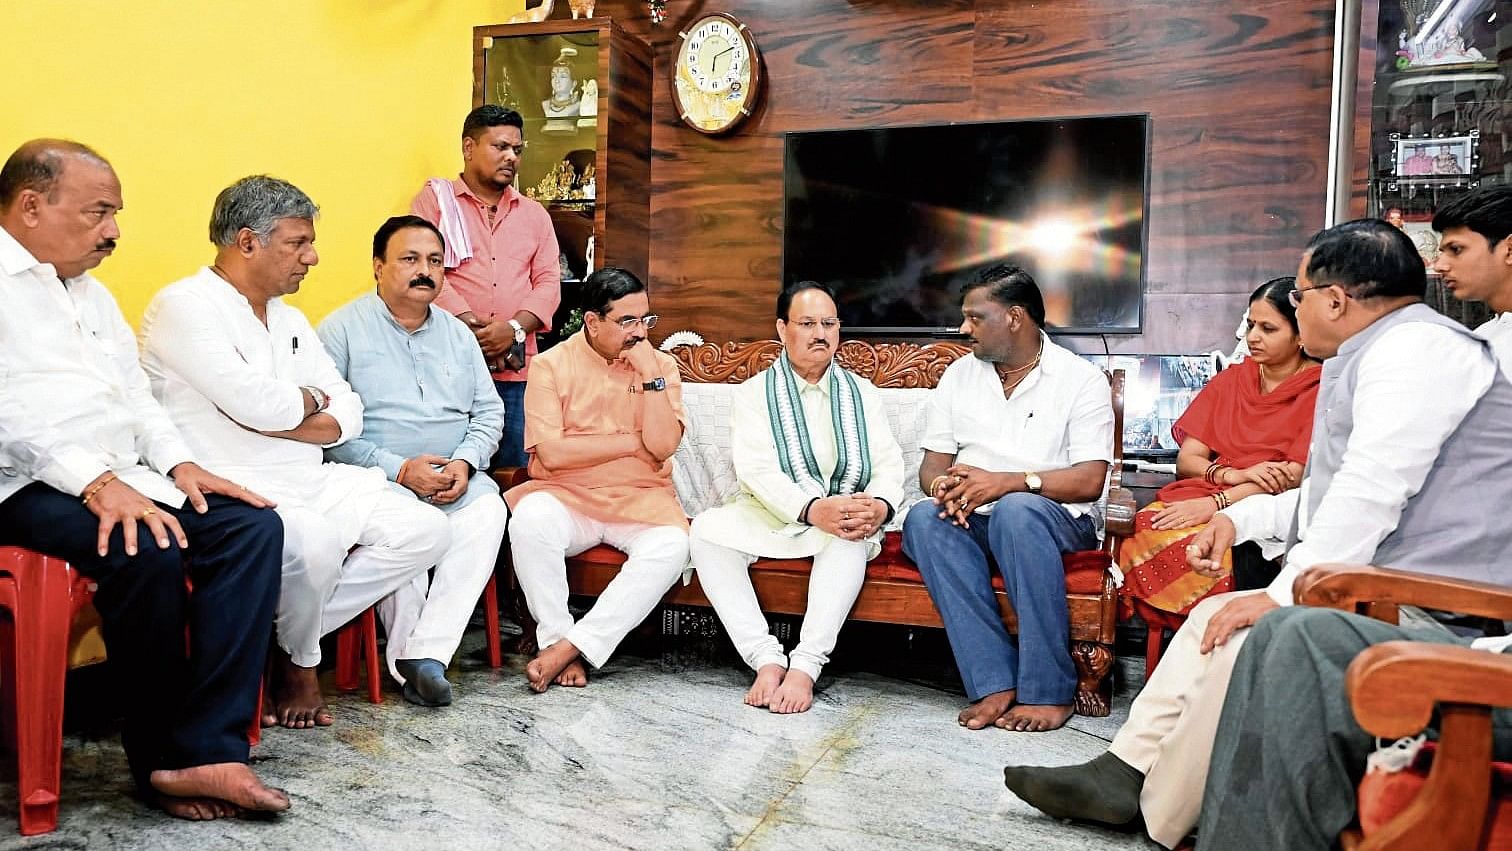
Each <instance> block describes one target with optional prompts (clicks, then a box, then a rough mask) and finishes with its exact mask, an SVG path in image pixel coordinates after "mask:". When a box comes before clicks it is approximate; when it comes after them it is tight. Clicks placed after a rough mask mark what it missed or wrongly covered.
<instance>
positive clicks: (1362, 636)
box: [1198, 186, 1512, 849]
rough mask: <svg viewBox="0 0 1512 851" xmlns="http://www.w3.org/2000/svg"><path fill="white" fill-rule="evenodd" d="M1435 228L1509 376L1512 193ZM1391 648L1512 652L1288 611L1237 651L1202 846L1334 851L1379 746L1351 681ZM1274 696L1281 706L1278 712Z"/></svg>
mask: <svg viewBox="0 0 1512 851" xmlns="http://www.w3.org/2000/svg"><path fill="white" fill-rule="evenodd" d="M1433 227H1434V230H1437V231H1439V232H1440V233H1441V234H1443V236H1442V238H1441V243H1440V250H1439V255H1438V259H1437V260H1436V261H1435V262H1434V266H1433V268H1434V270H1435V271H1437V272H1438V273H1439V274H1440V275H1442V276H1443V278H1444V285H1445V287H1446V288H1448V289H1449V290H1450V291H1451V292H1453V293H1454V294H1455V296H1456V297H1458V298H1461V299H1470V300H1475V301H1482V302H1485V303H1486V304H1487V305H1488V306H1489V307H1491V309H1492V310H1495V311H1497V312H1498V313H1500V314H1501V315H1500V316H1498V317H1497V318H1496V319H1493V320H1491V321H1490V322H1488V323H1486V324H1484V325H1482V326H1481V327H1479V328H1477V329H1476V331H1475V333H1477V334H1479V335H1480V336H1482V337H1485V338H1486V339H1487V340H1489V341H1490V343H1491V347H1492V349H1493V350H1495V351H1496V352H1497V355H1498V357H1499V358H1500V360H1501V368H1502V372H1503V373H1505V372H1506V371H1507V367H1508V364H1509V363H1512V360H1509V354H1512V352H1509V350H1508V347H1509V346H1512V323H1509V322H1508V321H1507V316H1508V314H1507V313H1506V312H1505V311H1507V310H1509V309H1512V186H1489V187H1482V188H1479V189H1475V190H1472V191H1470V192H1467V193H1465V194H1464V195H1462V196H1460V197H1459V198H1456V199H1455V200H1453V201H1451V202H1449V203H1448V204H1445V205H1444V206H1443V207H1441V208H1439V210H1438V212H1437V213H1435V214H1434V218H1433ZM1477 498H1478V499H1480V500H1481V501H1489V502H1493V503H1496V507H1495V508H1493V511H1497V510H1499V509H1500V508H1501V506H1500V502H1499V501H1498V500H1494V499H1490V500H1488V499H1486V495H1485V494H1477ZM1466 502H1468V500H1466ZM1466 508H1470V506H1468V505H1467V506H1466ZM1472 510H1473V508H1472ZM1495 520H1496V522H1501V523H1505V520H1502V519H1501V518H1495ZM1486 568H1487V570H1488V572H1489V575H1488V576H1487V577H1485V578H1487V579H1489V580H1490V581H1492V582H1494V583H1496V584H1498V585H1504V586H1507V585H1512V569H1509V568H1508V566H1507V562H1506V559H1505V558H1498V559H1491V560H1489V561H1488V563H1487V565H1486ZM1386 641H1427V642H1433V643H1444V644H1458V645H1461V646H1464V645H1469V646H1471V647H1474V648H1477V649H1483V650H1489V651H1491V652H1498V653H1504V652H1506V650H1507V648H1508V646H1509V644H1512V638H1483V639H1476V640H1475V641H1473V642H1472V641H1469V640H1467V639H1456V638H1454V637H1452V636H1450V635H1448V634H1436V633H1434V632H1431V631H1426V630H1422V629H1412V628H1406V629H1404V628H1400V627H1397V626H1394V625H1390V624H1385V623H1381V622H1379V621H1375V620H1371V619H1369V618H1363V617H1359V616H1356V615H1352V614H1346V613H1343V612H1337V611H1332V610H1327V609H1322V610H1314V609H1288V610H1284V611H1279V612H1276V613H1274V614H1272V615H1270V616H1268V617H1266V618H1264V619H1263V620H1261V621H1260V622H1259V623H1258V624H1256V626H1255V629H1254V630H1253V633H1252V634H1251V636H1250V638H1249V640H1248V641H1246V642H1245V644H1244V648H1243V649H1242V650H1240V652H1239V655H1238V658H1237V659H1236V661H1235V664H1234V673H1233V677H1232V681H1231V685H1230V686H1229V691H1228V695H1227V697H1226V699H1225V700H1224V705H1223V715H1222V719H1221V721H1220V722H1219V725H1218V730H1217V734H1216V739H1215V742H1214V744H1213V750H1212V769H1211V771H1209V773H1208V782H1207V787H1206V789H1205V790H1204V792H1203V806H1202V818H1201V822H1200V829H1199V831H1198V834H1199V841H1200V843H1201V844H1202V846H1203V847H1210V848H1230V847H1237V846H1238V845H1239V844H1242V845H1243V846H1244V847H1246V848H1256V849H1264V848H1287V849H1303V848H1318V849H1325V848H1331V847H1333V845H1334V842H1335V840H1336V839H1337V837H1338V835H1339V832H1340V831H1341V830H1342V829H1343V828H1344V827H1345V826H1346V825H1348V824H1349V823H1350V821H1352V820H1353V819H1354V816H1355V812H1356V802H1355V789H1356V787H1357V786H1358V784H1359V780H1360V777H1361V775H1362V774H1363V773H1364V771H1365V765H1366V758H1367V757H1368V755H1369V754H1370V752H1371V751H1372V750H1373V749H1374V747H1375V738H1374V737H1373V736H1371V735H1370V734H1368V733H1366V732H1365V731H1364V730H1363V729H1361V728H1360V726H1359V724H1358V723H1356V722H1355V719H1354V713H1353V711H1352V710H1351V708H1350V705H1349V701H1348V700H1347V698H1346V696H1345V690H1344V676H1345V672H1346V671H1347V670H1348V669H1349V664H1350V662H1352V661H1354V658H1355V657H1356V656H1358V655H1359V654H1360V653H1361V652H1362V651H1363V650H1365V649H1366V648H1367V647H1370V646H1372V645H1375V644H1380V643H1382V642H1386ZM1271 695H1277V696H1278V697H1279V698H1280V699H1279V701H1268V699H1267V698H1268V697H1269V696H1271ZM1278 704H1279V705H1278ZM1278 716H1279V717H1285V718H1286V719H1287V721H1286V722H1285V723H1284V725H1282V726H1283V730H1284V733H1281V734H1276V735H1271V734H1267V733H1266V732H1264V731H1265V728H1266V727H1268V726H1271V725H1275V724H1276V721H1277V720H1278ZM1257 732H1258V733H1259V735H1254V734H1255V733H1257ZM1492 741H1493V745H1494V750H1495V757H1494V758H1495V759H1498V760H1506V759H1508V758H1512V712H1509V711H1508V710H1506V709H1499V710H1496V711H1495V712H1493V713H1492ZM1258 801H1263V802H1264V803H1263V805H1262V804H1258ZM1257 810H1258V811H1259V818H1257V817H1256V816H1257V812H1256V811H1257ZM1236 837H1242V842H1241V841H1240V839H1238V838H1236Z"/></svg>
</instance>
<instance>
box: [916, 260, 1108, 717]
mask: <svg viewBox="0 0 1512 851" xmlns="http://www.w3.org/2000/svg"><path fill="white" fill-rule="evenodd" d="M961 315H962V322H961V333H962V334H964V335H966V336H967V337H968V338H970V340H971V352H972V355H973V357H969V358H961V359H960V360H957V361H956V362H955V363H953V364H951V365H950V368H949V369H947V370H945V374H944V375H943V376H941V378H940V383H939V386H938V387H937V388H936V389H935V391H934V393H933V394H932V395H931V396H930V400H929V419H928V426H927V429H926V432H925V435H924V439H923V441H922V444H923V447H924V461H923V463H922V464H920V466H919V484H920V487H921V488H923V490H924V492H925V493H926V494H928V495H930V496H931V497H933V500H934V501H933V503H932V504H931V503H920V504H919V505H916V506H914V508H913V510H911V511H910V512H909V513H908V516H907V518H906V519H905V520H904V524H903V549H904V551H905V552H906V553H908V555H909V557H911V558H912V559H913V560H914V562H915V563H917V564H918V566H919V571H920V572H921V573H923V574H924V582H925V584H926V585H927V586H928V588H929V594H930V597H931V598H932V599H933V600H934V603H935V607H936V608H937V609H939V610H940V616H941V618H942V619H943V620H944V621H945V631H946V633H947V634H948V635H949V637H950V646H951V650H952V651H953V652H954V654H955V659H956V666H957V667H958V668H960V671H961V679H962V681H963V682H964V683H965V686H966V694H967V697H968V698H969V699H970V700H971V701H972V703H971V705H970V706H968V707H967V708H966V709H965V710H963V711H962V712H961V714H960V717H959V721H960V723H961V724H962V726H965V727H967V728H969V729H972V730H980V729H983V728H985V727H988V726H993V725H995V726H998V727H1002V728H1004V729H1009V730H1019V731H1030V732H1040V731H1045V730H1053V729H1055V728H1057V727H1060V726H1061V725H1062V724H1064V723H1065V722H1066V719H1067V718H1069V717H1070V716H1071V699H1072V695H1073V694H1074V693H1075V691H1076V671H1075V668H1074V666H1073V664H1072V662H1071V654H1070V649H1069V641H1070V635H1069V632H1070V626H1069V621H1068V615H1067V611H1066V581H1065V573H1064V570H1063V568H1062V566H1061V554H1062V553H1064V552H1069V551H1073V550H1084V549H1091V548H1093V547H1095V546H1097V540H1098V536H1099V534H1100V531H1101V530H1100V526H1101V525H1102V524H1101V523H1100V522H1099V521H1100V514H1101V505H1100V501H1101V499H1102V496H1103V492H1104V490H1105V488H1106V484H1107V477H1108V465H1109V464H1110V463H1111V462H1112V448H1113V408H1112V405H1111V401H1110V397H1109V393H1108V382H1107V379H1106V378H1105V377H1104V376H1103V374H1102V370H1100V369H1098V368H1097V367H1096V366H1094V365H1093V364H1091V363H1089V362H1087V361H1085V360H1083V359H1081V358H1079V357H1077V356H1076V355H1074V354H1072V353H1071V352H1069V351H1067V350H1066V349H1063V348H1061V347H1060V346H1057V345H1055V344H1054V343H1052V342H1050V338H1049V337H1048V336H1046V335H1045V332H1044V325H1045V303H1044V299H1043V297H1042V296H1041V295H1040V291H1039V287H1038V286H1037V285H1036V284H1035V282H1034V278H1033V277H1031V276H1030V274H1029V273H1028V272H1026V271H1025V270H1023V269H1021V268H1019V267H1017V266H1009V265H996V266H992V267H989V268H987V269H984V270H983V271H982V272H981V273H979V274H978V275H977V276H976V278H975V279H973V281H972V282H971V283H969V284H967V285H966V287H965V289H964V291H963V293H962V302H961ZM992 561H996V563H997V566H998V569H999V570H1000V571H1001V572H1002V574H1003V582H1004V585H1005V587H1006V589H1007V592H1008V597H1009V599H1010V600H1011V601H1012V603H1013V609H1014V611H1015V612H1016V613H1017V614H1018V624H1019V634H1018V636H1017V639H1016V640H1015V638H1014V637H1013V636H1010V635H1009V634H1008V630H1007V629H1006V628H1005V627H1004V625H1003V621H1002V617H1001V615H1000V614H999V610H998V604H997V597H996V595H995V594H994V592H993V589H992V574H991V562H992Z"/></svg>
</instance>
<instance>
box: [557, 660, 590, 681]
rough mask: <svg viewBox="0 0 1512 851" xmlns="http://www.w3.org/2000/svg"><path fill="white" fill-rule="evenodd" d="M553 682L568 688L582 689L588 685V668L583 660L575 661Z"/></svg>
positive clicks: (569, 663)
mask: <svg viewBox="0 0 1512 851" xmlns="http://www.w3.org/2000/svg"><path fill="white" fill-rule="evenodd" d="M552 682H554V683H556V684H557V685H559V686H566V687H568V688H582V687H583V686H586V685H588V666H587V665H584V664H583V660H582V659H573V660H572V661H571V662H568V663H567V667H565V668H563V669H562V672H561V673H560V674H557V675H556V679H554V680H552Z"/></svg>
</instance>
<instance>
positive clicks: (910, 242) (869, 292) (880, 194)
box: [782, 115, 1150, 334]
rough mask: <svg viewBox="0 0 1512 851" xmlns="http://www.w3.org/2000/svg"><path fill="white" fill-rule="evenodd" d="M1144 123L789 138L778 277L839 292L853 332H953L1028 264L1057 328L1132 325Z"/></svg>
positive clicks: (1139, 262) (1105, 329)
mask: <svg viewBox="0 0 1512 851" xmlns="http://www.w3.org/2000/svg"><path fill="white" fill-rule="evenodd" d="M1149 124H1150V122H1149V116H1147V115H1110V116H1100V117H1095V118H1056V119H1044V120H1033V121H998V122H988V123H972V124H943V125H932V126H921V127H890V128H884V129H868V130H821V131H806V132H792V133H788V134H787V136H786V151H785V159H784V163H783V190H784V198H783V262H782V267H783V269H782V271H783V278H784V280H785V281H789V282H791V281H802V280H815V281H824V282H826V283H829V284H831V285H833V286H834V287H835V289H836V291H837V292H838V294H839V297H840V298H839V302H840V303H839V305H838V307H839V310H840V319H841V321H842V322H844V323H845V328H846V331H847V332H848V333H849V332H860V333H887V334H949V333H954V331H955V329H956V327H957V326H959V325H960V322H961V312H960V293H961V286H962V284H964V283H966V282H967V281H968V280H970V279H971V277H972V276H973V275H975V274H976V273H977V272H978V271H979V270H981V269H983V268H985V267H987V266H989V265H992V264H995V263H1015V264H1017V265H1020V266H1023V267H1024V268H1026V269H1028V270H1029V272H1030V273H1031V274H1032V275H1033V276H1034V278H1035V280H1036V281H1037V282H1038V283H1039V285H1040V289H1041V290H1042V291H1043V292H1044V295H1045V312H1046V320H1047V323H1048V324H1049V325H1050V326H1051V328H1052V330H1054V331H1055V332H1056V333H1063V334H1123V333H1128V334H1132V333H1138V332H1139V331H1140V330H1141V325H1142V319H1143V295H1144V278H1145V263H1144V257H1145V237H1146V227H1145V220H1146V216H1145V212H1146V207H1147V198H1148V195H1149V193H1148V191H1147V186H1148V168H1147V163H1148V160H1149V148H1150V145H1149V135H1150V132H1149Z"/></svg>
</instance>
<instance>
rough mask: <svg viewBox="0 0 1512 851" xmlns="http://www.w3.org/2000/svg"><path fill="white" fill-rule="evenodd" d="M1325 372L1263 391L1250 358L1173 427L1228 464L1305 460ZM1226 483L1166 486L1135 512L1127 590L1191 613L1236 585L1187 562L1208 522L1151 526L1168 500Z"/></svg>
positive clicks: (1123, 565) (1125, 551)
mask: <svg viewBox="0 0 1512 851" xmlns="http://www.w3.org/2000/svg"><path fill="white" fill-rule="evenodd" d="M1322 374H1323V370H1322V369H1321V368H1320V367H1319V366H1318V365H1316V364H1310V365H1308V366H1306V367H1304V368H1303V369H1302V370H1301V371H1300V372H1298V373H1297V374H1296V375H1293V376H1292V377H1291V378H1288V379H1286V380H1285V381H1283V382H1281V384H1279V385H1277V386H1276V387H1275V389H1273V390H1271V392H1269V393H1261V392H1260V367H1259V365H1258V364H1256V363H1255V362H1254V361H1253V360H1249V359H1245V360H1243V361H1240V362H1239V363H1236V364H1234V365H1233V366H1231V367H1229V368H1228V369H1225V370H1224V371H1223V372H1220V373H1218V374H1217V375H1216V376H1214V377H1213V380H1212V381H1210V382H1208V385H1207V387H1205V388H1203V390H1202V392H1201V393H1198V394H1197V398H1195V399H1193V400H1192V404H1191V405H1190V406H1188V408H1187V410H1186V413H1184V414H1182V415H1181V419H1179V420H1177V421H1176V423H1175V424H1174V425H1173V426H1171V435H1172V436H1173V437H1175V438H1176V441H1177V442H1178V443H1181V442H1183V441H1185V440H1186V438H1188V437H1193V438H1196V439H1197V440H1200V441H1202V442H1203V443H1204V444H1206V445H1207V446H1208V448H1209V449H1211V450H1212V451H1213V452H1214V453H1215V458H1214V459H1213V460H1215V461H1217V462H1218V463H1220V464H1224V465H1226V466H1229V467H1234V468H1244V467H1251V466H1254V465H1255V464H1259V463H1260V462H1262V461H1295V462H1296V463H1298V464H1306V463H1307V447H1308V445H1309V444H1310V443H1311V442H1312V425H1313V406H1314V405H1315V404H1316V402H1317V399H1318V380H1319V378H1320V377H1321V376H1322ZM1226 487H1227V486H1220V485H1212V484H1209V483H1207V482H1205V481H1203V480H1202V479H1201V478H1191V479H1180V480H1177V481H1175V482H1172V483H1171V484H1169V485H1166V486H1165V487H1163V488H1161V489H1160V493H1159V494H1158V495H1157V497H1156V501H1155V502H1153V503H1151V504H1150V505H1148V506H1146V507H1145V508H1144V509H1142V510H1141V511H1140V512H1139V513H1138V514H1136V515H1135V516H1134V535H1133V537H1131V538H1129V539H1128V540H1127V541H1125V542H1124V544H1123V547H1122V549H1120V551H1119V555H1118V564H1119V568H1120V569H1121V570H1122V571H1123V573H1124V585H1123V591H1122V593H1123V594H1125V595H1128V596H1131V597H1136V598H1138V599H1140V600H1143V601H1145V602H1146V603H1149V604H1150V605H1152V606H1154V607H1155V608H1157V609H1161V610H1163V611H1167V612H1175V613H1178V614H1186V613H1187V612H1188V611H1189V610H1190V609H1191V608H1192V606H1194V605H1196V604H1197V603H1198V602H1199V601H1200V600H1202V598H1204V597H1206V596H1208V595H1209V594H1218V593H1223V592H1224V591H1229V590H1232V588H1233V577H1232V575H1231V574H1230V575H1225V576H1224V577H1223V578H1222V579H1209V578H1207V577H1204V576H1200V575H1198V574H1196V573H1193V572H1192V571H1191V570H1190V569H1189V568H1188V567H1187V565H1186V545H1187V544H1188V543H1189V542H1190V539H1191V538H1192V537H1193V536H1194V535H1196V534H1197V533H1198V532H1199V531H1201V530H1202V526H1191V527H1188V528H1185V529H1162V530H1157V529H1152V528H1150V523H1151V521H1152V520H1153V519H1154V517H1155V515H1156V514H1157V513H1159V511H1160V509H1162V508H1164V507H1165V506H1166V505H1167V504H1169V503H1172V502H1179V501H1181V500H1185V499H1201V498H1203V497H1208V496H1212V495H1213V494H1215V493H1217V492H1219V491H1221V490H1224V489H1225V488H1226ZM1223 563H1224V566H1225V567H1228V566H1230V562H1229V555H1228V553H1224V556H1223Z"/></svg>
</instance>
